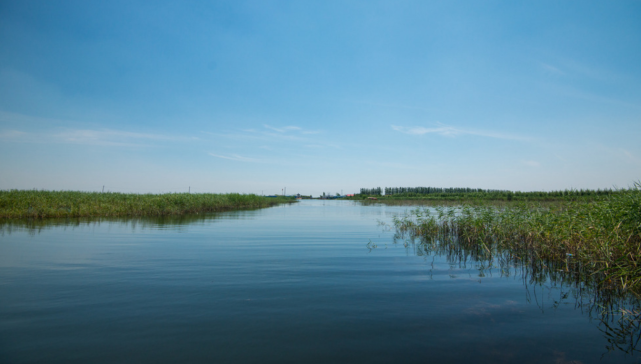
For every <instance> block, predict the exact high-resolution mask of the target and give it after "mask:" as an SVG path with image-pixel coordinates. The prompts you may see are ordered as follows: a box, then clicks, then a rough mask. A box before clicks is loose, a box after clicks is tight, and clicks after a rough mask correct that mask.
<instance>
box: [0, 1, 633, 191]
mask: <svg viewBox="0 0 641 364" xmlns="http://www.w3.org/2000/svg"><path fill="white" fill-rule="evenodd" d="M640 19H641V2H640V1H603V2H597V1H562V2H560V1H535V2H524V1H402V0H399V1H370V0H368V1H353V0H341V1H338V0H328V1H238V0H234V1H132V0H126V1H118V0H112V1H91V0H81V1H44V0H42V1H30V0H19V1H8V0H0V171H2V172H1V173H0V189H4V190H6V189H34V188H35V189H48V190H83V191H100V190H102V188H103V186H104V188H105V191H119V192H136V193H162V192H187V191H189V190H191V192H216V193H227V192H238V193H256V194H280V193H282V192H283V189H284V188H287V193H288V194H293V193H301V194H305V195H309V194H312V195H315V196H317V195H319V194H322V193H323V192H326V193H331V194H334V193H337V192H339V193H340V192H342V193H345V194H347V193H354V192H356V193H357V192H358V191H359V189H360V188H361V187H366V188H372V187H383V188H384V187H417V186H432V187H471V188H490V189H509V190H515V191H547V190H564V189H571V188H575V189H585V188H590V189H597V188H613V187H628V186H631V185H632V184H634V182H635V181H639V180H641V142H640V140H641V20H640Z"/></svg>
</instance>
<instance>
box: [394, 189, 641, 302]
mask: <svg viewBox="0 0 641 364" xmlns="http://www.w3.org/2000/svg"><path fill="white" fill-rule="evenodd" d="M394 224H395V227H396V230H397V233H399V234H401V235H405V234H408V235H410V237H412V238H419V239H420V240H421V244H423V246H424V247H426V248H430V249H450V250H452V249H463V250H465V251H466V252H468V254H472V255H473V256H474V258H475V259H489V258H493V257H497V256H498V257H500V258H501V259H502V260H503V261H504V262H505V264H512V263H518V264H521V265H530V266H536V265H540V266H554V267H555V269H557V270H559V271H565V272H567V273H569V274H570V275H571V276H572V277H574V279H576V280H577V281H581V280H583V281H586V280H593V281H595V282H597V284H598V285H599V286H600V287H602V288H605V289H618V290H623V291H631V292H634V293H636V294H639V293H641V185H639V184H638V183H637V184H635V187H634V188H631V189H628V190H620V191H617V193H614V194H607V195H602V196H597V198H595V199H594V200H575V201H567V202H563V203H559V204H554V205H550V206H543V205H541V204H532V203H517V204H514V205H509V206H504V207H496V206H490V205H469V204H467V205H462V206H458V207H436V208H422V209H421V208H419V209H416V210H414V211H413V212H412V213H411V214H410V215H408V216H404V217H397V218H396V219H395V221H394Z"/></svg>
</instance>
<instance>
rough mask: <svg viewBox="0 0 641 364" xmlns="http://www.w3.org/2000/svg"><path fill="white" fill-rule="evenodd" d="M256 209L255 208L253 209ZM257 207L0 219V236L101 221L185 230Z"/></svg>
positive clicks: (248, 214)
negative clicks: (156, 213)
mask: <svg viewBox="0 0 641 364" xmlns="http://www.w3.org/2000/svg"><path fill="white" fill-rule="evenodd" d="M256 210H258V209H256ZM256 210H241V211H227V212H211V213H205V214H194V215H168V216H145V217H81V218H50V219H0V236H4V235H5V234H8V235H10V234H11V233H13V232H25V231H26V232H28V233H29V234H30V235H35V234H40V233H41V232H42V231H45V230H48V229H51V228H56V227H63V228H69V229H72V230H73V229H75V228H92V227H99V226H100V225H101V224H107V225H117V226H120V227H130V228H131V229H132V230H146V229H150V230H178V231H180V230H184V229H186V228H187V226H189V225H201V226H202V225H206V224H211V223H214V222H216V220H219V219H221V218H225V219H231V220H242V219H253V218H255V217H256Z"/></svg>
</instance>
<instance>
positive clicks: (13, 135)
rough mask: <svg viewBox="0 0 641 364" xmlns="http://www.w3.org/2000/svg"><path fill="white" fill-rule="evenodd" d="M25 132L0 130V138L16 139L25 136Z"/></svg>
mask: <svg viewBox="0 0 641 364" xmlns="http://www.w3.org/2000/svg"><path fill="white" fill-rule="evenodd" d="M26 134H27V133H25V132H22V131H19V130H4V131H0V139H17V138H20V137H22V136H25V135H26Z"/></svg>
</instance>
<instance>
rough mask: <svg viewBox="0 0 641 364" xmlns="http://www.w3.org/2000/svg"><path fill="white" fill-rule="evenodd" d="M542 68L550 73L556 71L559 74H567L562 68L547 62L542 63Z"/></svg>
mask: <svg viewBox="0 0 641 364" xmlns="http://www.w3.org/2000/svg"><path fill="white" fill-rule="evenodd" d="M541 68H543V70H545V71H546V72H548V73H554V74H557V75H565V72H563V71H561V70H560V69H558V68H557V67H554V66H552V65H549V64H547V63H541Z"/></svg>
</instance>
